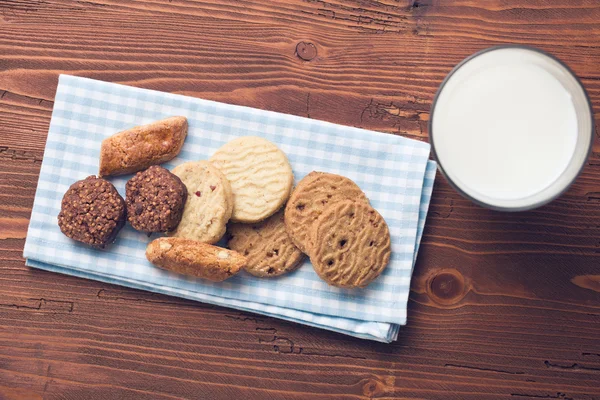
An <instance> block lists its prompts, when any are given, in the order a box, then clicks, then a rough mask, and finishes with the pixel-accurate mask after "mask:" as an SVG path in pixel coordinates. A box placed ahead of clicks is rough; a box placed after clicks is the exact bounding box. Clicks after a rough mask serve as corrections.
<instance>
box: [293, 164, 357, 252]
mask: <svg viewBox="0 0 600 400" xmlns="http://www.w3.org/2000/svg"><path fill="white" fill-rule="evenodd" d="M341 200H354V201H358V202H362V203H365V204H368V203H369V200H368V199H367V196H365V194H364V193H363V191H362V190H360V188H359V187H358V186H357V185H356V183H354V182H352V181H351V180H350V179H348V178H346V177H344V176H340V175H335V174H329V173H325V172H315V171H313V172H311V173H310V174H308V175H306V176H305V177H304V178H303V179H302V180H301V181H300V182H298V186H296V189H294V192H293V193H292V195H291V197H290V200H289V201H288V203H287V205H286V207H285V229H286V230H287V232H288V234H289V235H290V237H291V238H292V240H293V241H294V244H295V245H296V246H297V247H298V248H299V249H300V250H302V251H303V252H304V253H306V254H308V255H310V251H311V244H310V243H309V242H310V236H309V231H310V230H311V227H312V226H313V224H314V222H315V221H316V220H317V218H319V216H320V215H321V213H322V212H323V209H324V208H325V207H326V206H327V205H328V204H333V203H336V202H338V201H341Z"/></svg>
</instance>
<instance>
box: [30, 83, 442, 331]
mask: <svg viewBox="0 0 600 400" xmlns="http://www.w3.org/2000/svg"><path fill="white" fill-rule="evenodd" d="M173 115H183V116H186V117H187V118H188V122H189V131H188V136H187V138H186V141H185V143H184V146H183V149H182V151H181V153H180V154H179V156H178V157H177V158H175V159H174V160H172V161H170V162H168V163H166V164H165V166H166V167H167V168H173V167H174V166H176V165H178V164H180V163H182V162H184V161H190V160H200V159H207V158H209V157H210V156H211V155H212V154H213V152H214V151H215V150H217V149H218V148H219V147H220V146H221V145H223V144H225V143H226V142H228V141H230V140H232V139H234V138H236V137H238V136H246V135H255V136H262V137H264V138H266V139H268V140H271V141H272V142H274V143H276V144H277V145H278V146H279V147H280V148H281V149H282V150H283V151H284V152H285V153H286V154H287V156H288V158H289V160H290V163H291V165H292V168H293V170H294V175H295V177H296V180H297V181H298V180H299V179H301V178H302V177H303V176H305V175H306V174H308V173H309V172H311V171H313V170H316V171H326V172H332V173H337V174H341V175H345V176H347V177H349V178H350V179H352V180H354V181H355V182H356V183H357V184H358V185H359V186H360V187H361V189H363V191H364V192H365V193H366V194H367V196H368V197H369V199H370V202H371V204H372V205H373V207H375V208H376V209H377V210H378V211H379V212H380V213H381V214H382V215H383V217H384V218H385V220H386V222H387V223H388V226H389V228H390V233H391V236H392V257H391V260H390V264H389V266H388V268H387V269H386V270H385V271H384V273H383V274H382V275H381V276H380V277H379V278H378V279H377V280H376V281H375V282H374V283H372V284H371V285H370V286H369V287H368V288H366V289H357V290H348V289H339V288H334V287H330V286H328V285H327V284H325V283H324V282H323V281H321V280H320V279H319V278H318V276H317V275H316V273H315V272H314V271H313V269H312V267H311V265H310V262H309V261H308V260H307V261H306V262H305V263H304V264H303V265H302V266H301V267H300V268H299V269H298V270H297V271H295V272H293V273H290V274H288V275H285V276H282V277H280V278H277V279H259V278H256V277H253V276H251V275H249V274H246V273H240V274H239V275H237V276H235V277H233V278H231V279H229V280H227V281H225V282H220V283H212V282H207V281H203V280H200V279H193V278H190V277H186V276H183V275H178V274H174V273H170V272H168V271H164V270H162V269H159V268H156V267H154V266H152V265H151V264H150V263H149V262H148V261H147V260H146V257H145V248H146V245H147V244H148V242H149V241H150V240H151V239H149V238H148V237H147V236H146V235H145V234H143V233H139V232H136V231H135V230H133V229H132V228H131V227H130V226H126V227H125V228H124V229H123V230H122V231H121V232H120V233H119V236H118V238H117V240H116V242H115V243H114V244H113V245H111V246H109V247H108V248H107V249H106V250H95V249H92V248H90V247H88V246H85V245H82V244H80V243H78V242H75V241H72V240H70V239H68V238H67V237H65V236H64V235H63V234H62V233H61V232H60V230H59V228H58V225H57V218H56V217H57V215H58V212H59V210H60V203H61V199H62V196H63V194H64V193H65V191H66V190H67V189H68V187H69V186H70V185H71V184H72V183H73V182H75V181H77V180H79V179H83V178H85V177H86V176H89V175H94V174H97V172H98V160H99V153H100V143H101V142H102V140H103V139H105V138H106V137H108V136H111V135H113V134H114V133H116V132H119V131H121V130H124V129H127V128H130V127H132V126H135V125H141V124H146V123H149V122H152V121H155V120H157V119H161V118H165V117H169V116H173ZM429 150H430V147H429V144H427V143H423V142H420V141H416V140H411V139H406V138H403V137H399V136H393V135H387V134H383V133H377V132H371V131H366V130H362V129H357V128H350V127H346V126H340V125H335V124H331V123H327V122H322V121H315V120H312V119H307V118H301V117H296V116H292V115H286V114H279V113H274V112H269V111H262V110H257V109H253V108H248V107H240V106H233V105H228V104H222V103H217V102H212V101H207V100H201V99H196V98H191V97H186V96H181V95H174V94H169V93H162V92H157V91H152V90H145V89H138V88H133V87H128V86H122V85H117V84H113V83H106V82H100V81H95V80H91V79H85V78H79V77H73V76H67V75H61V76H60V79H59V85H58V89H57V92H56V98H55V103H54V110H53V113H52V120H51V123H50V129H49V132H48V140H47V143H46V150H45V153H44V159H43V162H42V168H41V172H40V178H39V182H38V188H37V192H36V196H35V201H34V206H33V211H32V214H31V221H30V224H29V230H28V232H27V239H26V242H25V249H24V252H23V253H24V257H25V258H26V259H27V265H30V266H32V267H36V268H41V269H46V270H50V271H56V272H60V273H65V274H69V275H75V276H79V277H83V278H90V279H96V280H100V281H103V282H109V283H114V284H119V285H123V286H129V287H133V288H139V289H145V290H150V291H153V292H159V293H165V294H169V295H173V296H178V297H183V298H188V299H193V300H198V301H202V302H206V303H211V304H217V305H222V306H226V307H232V308H236V309H240V310H245V311H252V312H257V313H261V314H265V315H269V316H274V317H278V318H283V319H286V320H291V321H295V322H299V323H303V324H307V325H312V326H317V327H320V328H324V329H329V330H334V331H337V332H341V333H345V334H348V335H352V336H357V337H361V338H365V339H372V340H377V341H382V342H390V341H393V340H395V339H396V338H397V335H398V328H399V325H403V324H405V323H406V306H407V301H408V294H409V286H410V278H411V275H412V269H413V267H414V262H415V260H416V255H417V250H418V247H419V243H420V240H421V235H422V233H423V227H424V224H425V218H426V215H427V209H428V206H429V201H430V198H431V191H432V188H433V180H434V177H435V169H436V165H435V163H434V162H432V161H429V160H428V158H429ZM128 178H129V176H123V177H116V178H111V181H112V182H113V183H114V185H115V186H116V188H117V189H118V190H119V192H121V194H124V188H125V182H126V181H127V179H128Z"/></svg>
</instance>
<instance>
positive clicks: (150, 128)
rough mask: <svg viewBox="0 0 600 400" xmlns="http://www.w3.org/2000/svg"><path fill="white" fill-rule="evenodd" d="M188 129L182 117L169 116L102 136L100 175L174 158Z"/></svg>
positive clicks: (131, 169) (133, 169)
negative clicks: (108, 135)
mask: <svg viewBox="0 0 600 400" xmlns="http://www.w3.org/2000/svg"><path fill="white" fill-rule="evenodd" d="M187 130H188V123H187V119H186V118H185V117H170V118H166V119H163V120H160V121H156V122H153V123H151V124H148V125H142V126H136V127H133V128H131V129H127V130H125V131H122V132H119V133H116V134H114V135H113V136H111V137H109V138H107V139H104V140H103V141H102V147H101V148H100V176H108V175H123V174H129V173H132V172H137V171H141V170H143V169H146V168H148V167H149V166H150V165H157V164H161V163H163V162H165V161H169V160H171V159H173V158H175V156H176V155H177V154H179V152H180V151H181V146H183V141H184V140H185V137H186V136H187Z"/></svg>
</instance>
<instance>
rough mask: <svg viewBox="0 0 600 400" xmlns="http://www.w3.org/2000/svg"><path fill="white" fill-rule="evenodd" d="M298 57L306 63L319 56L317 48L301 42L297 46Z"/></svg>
mask: <svg viewBox="0 0 600 400" xmlns="http://www.w3.org/2000/svg"><path fill="white" fill-rule="evenodd" d="M296 55H297V56H298V58H300V59H301V60H304V61H310V60H312V59H313V58H315V57H316V56H317V47H316V46H315V45H314V44H312V43H310V42H300V43H298V44H297V45H296Z"/></svg>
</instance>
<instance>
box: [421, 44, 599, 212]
mask: <svg viewBox="0 0 600 400" xmlns="http://www.w3.org/2000/svg"><path fill="white" fill-rule="evenodd" d="M530 53H533V54H530ZM549 65H550V66H551V67H550V68H548V66H549ZM557 68H564V67H563V66H562V65H560V64H559V63H558V62H556V61H555V60H553V59H551V58H550V57H547V56H545V55H544V54H542V53H537V52H532V51H530V50H525V49H519V48H507V49H500V50H493V51H490V52H487V53H483V54H482V55H479V56H477V57H475V58H473V59H471V60H469V61H467V62H466V63H465V64H464V65H463V66H462V67H461V68H459V69H458V70H457V71H456V72H455V73H454V74H453V75H452V76H451V77H450V78H449V79H448V81H447V82H446V84H445V85H444V86H443V87H442V89H441V91H440V94H439V95H438V98H437V101H436V104H435V108H434V110H433V114H432V125H431V127H432V142H433V144H434V148H435V152H436V156H437V158H438V160H439V162H440V164H441V167H442V169H443V170H444V172H445V173H446V175H447V176H448V178H449V179H450V180H451V181H453V182H454V183H455V184H456V185H457V186H458V187H459V188H460V189H461V190H462V191H463V192H465V193H466V194H467V195H469V196H471V197H473V198H475V199H476V200H479V201H481V202H483V203H486V204H489V205H492V206H496V207H509V208H510V207H516V208H519V207H527V206H528V205H529V202H528V200H527V199H528V198H532V197H536V194H539V193H541V192H543V191H544V190H545V189H548V188H550V187H551V186H552V185H553V184H554V183H555V182H557V180H558V179H559V177H561V175H562V174H563V173H564V172H565V171H566V170H567V168H568V166H569V165H570V163H571V162H572V160H573V156H574V153H575V150H576V145H577V141H578V132H579V126H578V114H577V112H578V110H577V107H576V104H575V103H574V101H573V96H572V94H571V90H570V89H571V86H569V90H568V89H567V88H566V87H565V85H564V84H563V83H562V82H561V80H559V79H557V75H556V73H557V72H556V71H557ZM562 78H564V79H566V78H565V77H562ZM571 78H572V77H571ZM573 79H574V78H573ZM579 87H580V86H579ZM584 97H585V95H584ZM579 103H581V101H579ZM584 103H585V101H584ZM588 111H589V110H588ZM580 114H581V112H580ZM590 119H591V116H590ZM590 131H591V129H590ZM590 134H591V132H590ZM586 155H587V154H586ZM578 172H579V171H578V170H577V171H576V173H578ZM569 183H570V182H567V183H566V186H568V184H569ZM559 191H560V190H552V195H556V194H557V193H558V192H559ZM555 192H556V193H555ZM535 201H540V199H539V198H538V199H536V200H535ZM541 201H544V199H543V198H542V199H541Z"/></svg>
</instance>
